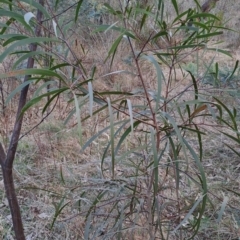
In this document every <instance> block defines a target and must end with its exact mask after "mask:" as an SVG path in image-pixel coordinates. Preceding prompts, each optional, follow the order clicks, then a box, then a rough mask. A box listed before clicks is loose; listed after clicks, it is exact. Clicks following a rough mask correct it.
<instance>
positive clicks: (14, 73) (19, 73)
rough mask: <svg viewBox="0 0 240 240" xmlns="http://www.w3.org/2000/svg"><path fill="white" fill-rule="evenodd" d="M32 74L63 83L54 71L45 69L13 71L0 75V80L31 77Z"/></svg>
mask: <svg viewBox="0 0 240 240" xmlns="http://www.w3.org/2000/svg"><path fill="white" fill-rule="evenodd" d="M32 74H34V75H43V76H51V77H57V78H58V79H60V80H63V81H64V79H63V78H62V77H61V75H59V74H57V73H55V72H54V71H51V70H47V69H36V68H26V69H20V70H14V71H11V72H8V73H3V74H0V78H8V77H15V76H25V75H32Z"/></svg>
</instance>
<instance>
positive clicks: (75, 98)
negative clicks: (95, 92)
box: [73, 93, 83, 146]
mask: <svg viewBox="0 0 240 240" xmlns="http://www.w3.org/2000/svg"><path fill="white" fill-rule="evenodd" d="M73 96H74V102H75V109H76V117H77V122H78V133H79V138H80V145H81V146H82V145H83V141H82V124H81V112H80V106H79V103H78V99H77V96H76V94H74V93H73Z"/></svg>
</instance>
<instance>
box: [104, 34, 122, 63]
mask: <svg viewBox="0 0 240 240" xmlns="http://www.w3.org/2000/svg"><path fill="white" fill-rule="evenodd" d="M122 38H123V34H121V35H120V36H119V37H118V38H117V39H116V40H115V42H114V43H113V45H112V47H111V49H110V50H109V52H108V56H107V58H106V60H107V59H108V58H109V57H110V56H111V55H112V60H111V66H112V63H113V59H114V56H115V53H116V51H117V48H118V45H119V44H120V42H121V41H122ZM106 60H105V61H106Z"/></svg>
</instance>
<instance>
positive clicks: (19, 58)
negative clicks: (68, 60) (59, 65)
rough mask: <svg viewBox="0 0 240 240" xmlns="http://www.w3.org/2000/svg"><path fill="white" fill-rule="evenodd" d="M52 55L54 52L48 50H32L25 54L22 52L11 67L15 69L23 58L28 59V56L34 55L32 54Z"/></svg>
mask: <svg viewBox="0 0 240 240" xmlns="http://www.w3.org/2000/svg"><path fill="white" fill-rule="evenodd" d="M45 55H48V56H54V54H52V53H50V52H43V51H34V52H28V53H26V54H24V55H23V56H21V57H18V59H17V61H16V62H15V63H14V64H13V67H12V69H16V67H17V66H18V65H19V64H20V63H21V62H23V61H24V60H26V59H28V58H29V57H34V56H45Z"/></svg>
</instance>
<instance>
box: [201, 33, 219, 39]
mask: <svg viewBox="0 0 240 240" xmlns="http://www.w3.org/2000/svg"><path fill="white" fill-rule="evenodd" d="M222 34H223V32H213V33H207V34H202V35H198V36H196V38H198V39H199V38H209V37H213V36H217V35H222Z"/></svg>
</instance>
